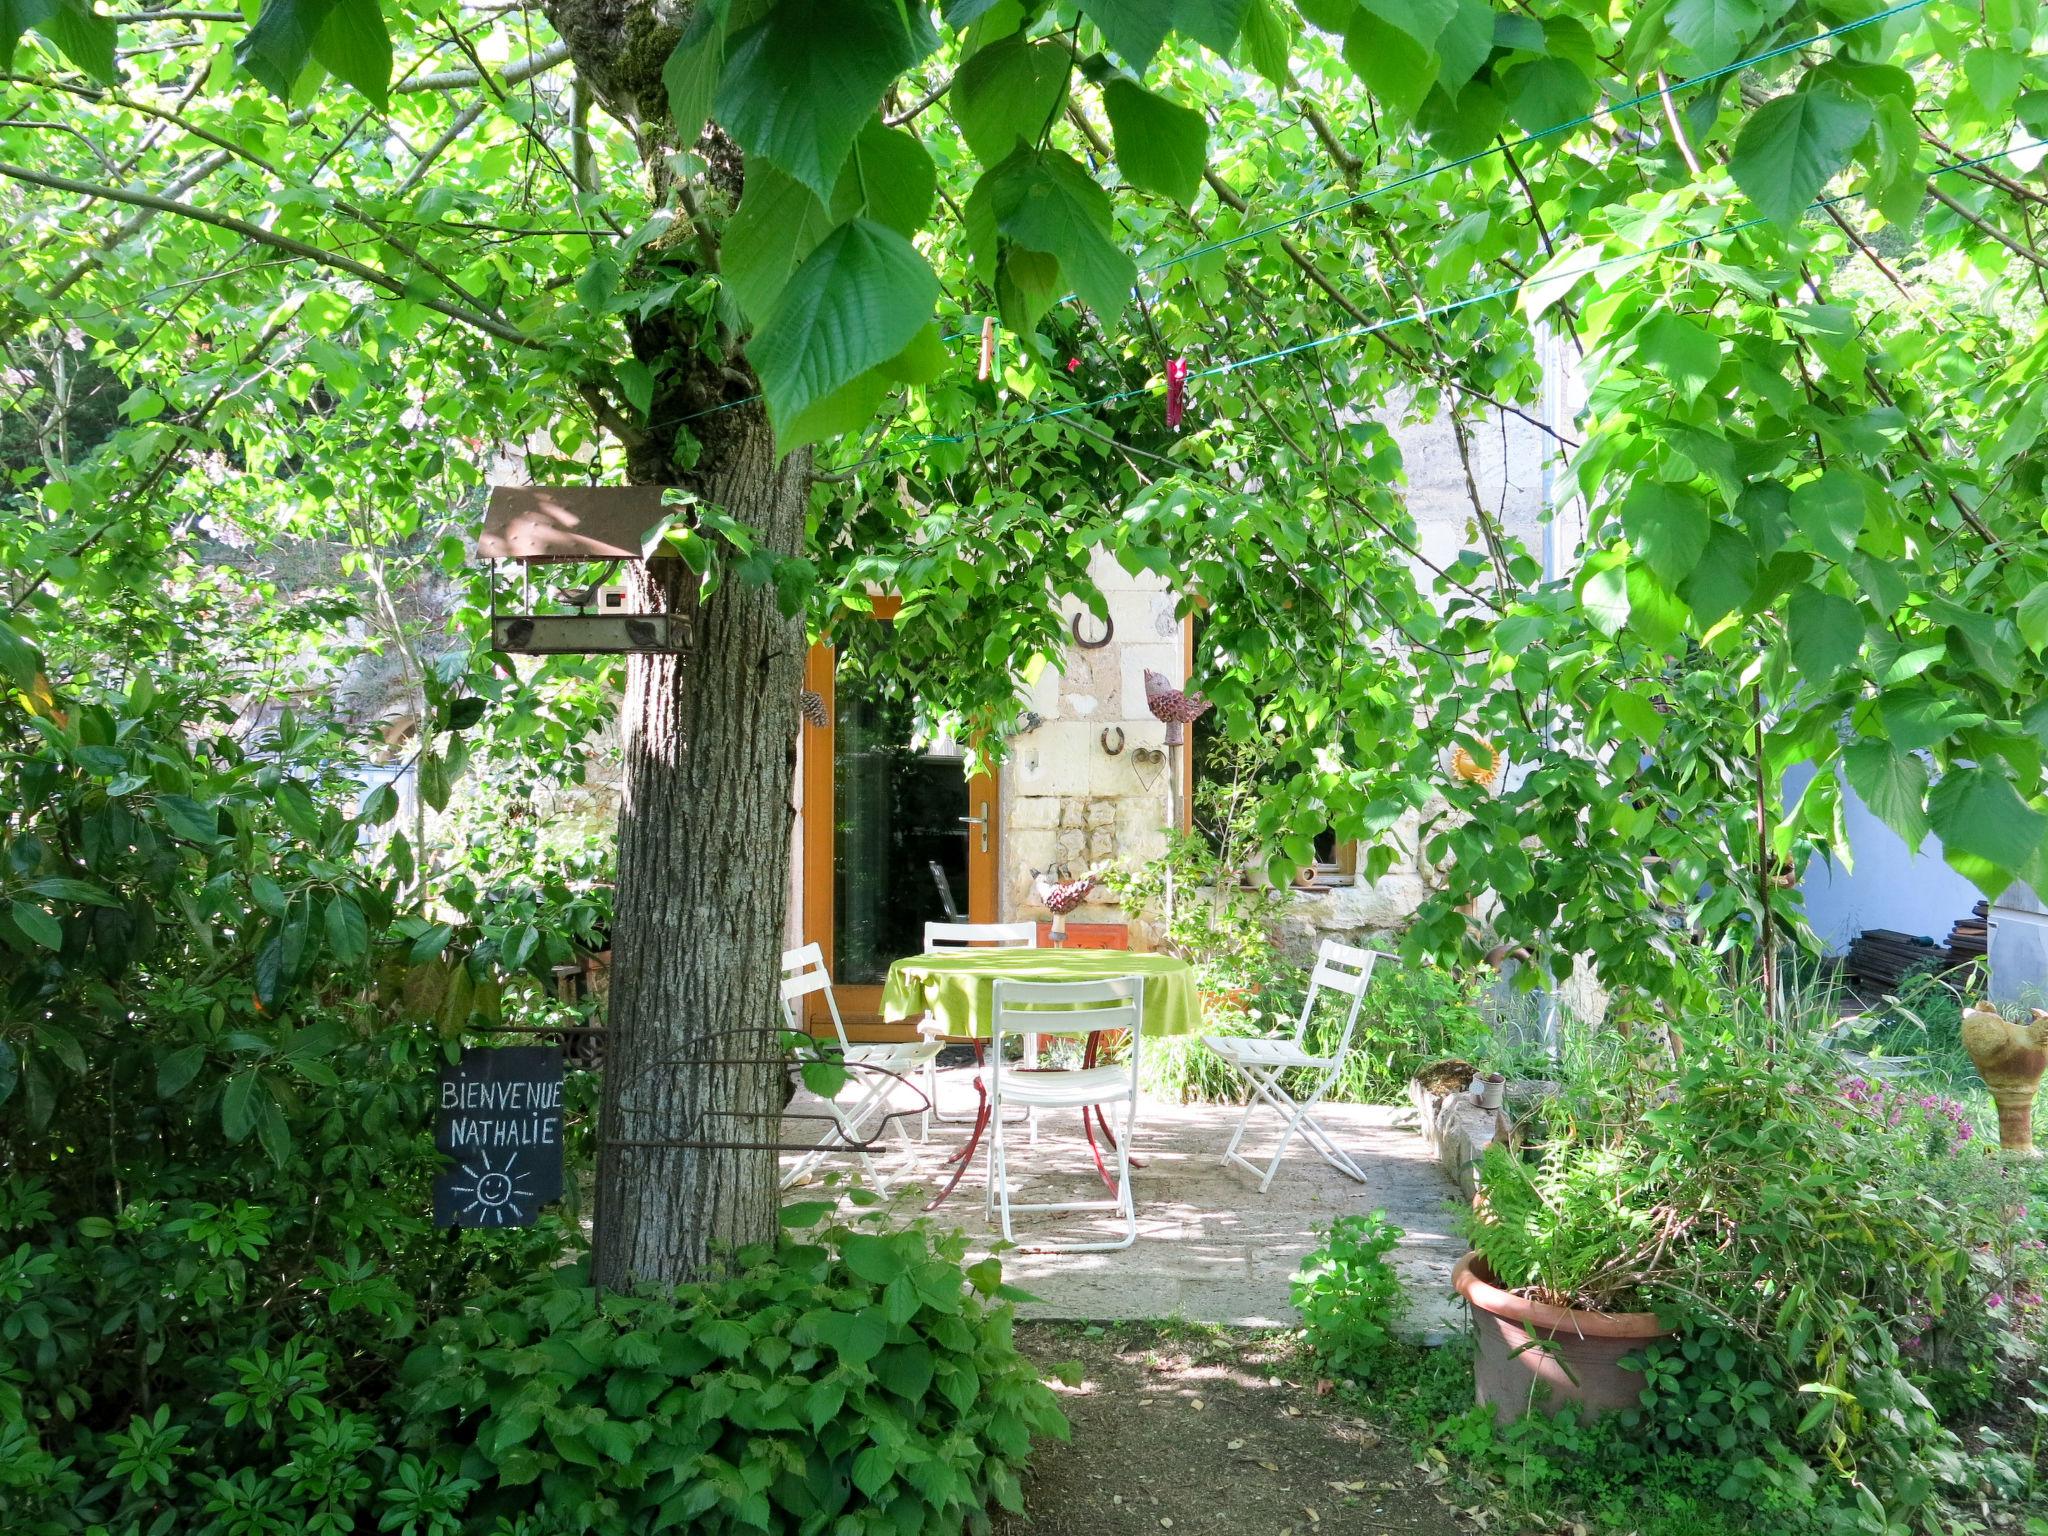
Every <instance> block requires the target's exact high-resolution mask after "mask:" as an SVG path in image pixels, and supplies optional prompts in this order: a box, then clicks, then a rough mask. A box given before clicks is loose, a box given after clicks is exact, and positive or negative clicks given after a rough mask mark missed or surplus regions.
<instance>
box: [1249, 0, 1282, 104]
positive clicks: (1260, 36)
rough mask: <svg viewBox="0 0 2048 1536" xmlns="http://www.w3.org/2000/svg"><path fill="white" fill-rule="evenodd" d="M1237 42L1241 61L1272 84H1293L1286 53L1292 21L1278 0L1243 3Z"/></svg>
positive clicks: (1251, 0)
mask: <svg viewBox="0 0 2048 1536" xmlns="http://www.w3.org/2000/svg"><path fill="white" fill-rule="evenodd" d="M1238 44H1239V48H1238V52H1239V55H1240V56H1241V57H1242V58H1243V60H1244V62H1245V63H1247V64H1249V65H1250V66H1251V67H1252V68H1253V69H1255V70H1257V71H1258V72H1259V73H1260V74H1262V75H1264V76H1265V77H1266V78H1267V79H1268V80H1270V81H1272V82H1273V84H1275V85H1277V86H1279V87H1280V88H1281V89H1282V90H1285V89H1286V88H1287V87H1288V86H1289V85H1291V84H1293V81H1294V76H1293V72H1292V71H1291V70H1290V69H1289V68H1288V66H1287V55H1288V52H1289V51H1290V50H1291V49H1292V48H1293V46H1294V23H1293V20H1292V18H1291V17H1290V16H1289V14H1288V12H1287V11H1286V10H1285V9H1283V8H1282V6H1281V4H1280V0H1250V3H1249V4H1247V5H1246V6H1245V11H1244V25H1243V26H1242V27H1241V28H1240V29H1239V32H1238Z"/></svg>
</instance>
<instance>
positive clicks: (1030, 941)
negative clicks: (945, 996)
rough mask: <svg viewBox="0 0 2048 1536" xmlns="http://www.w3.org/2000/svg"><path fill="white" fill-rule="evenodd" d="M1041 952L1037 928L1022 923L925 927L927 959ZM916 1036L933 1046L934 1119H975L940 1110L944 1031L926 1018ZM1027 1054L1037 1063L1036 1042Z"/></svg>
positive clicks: (927, 1079) (927, 1082)
mask: <svg viewBox="0 0 2048 1536" xmlns="http://www.w3.org/2000/svg"><path fill="white" fill-rule="evenodd" d="M1036 948H1038V924H1036V923H1033V922H1023V923H937V922H933V923H926V924H925V925H924V952H925V953H926V954H928V955H951V954H957V953H959V952H960V951H961V950H964V949H1036ZM917 1032H918V1033H919V1034H921V1035H923V1036H925V1038H926V1039H928V1040H930V1041H932V1042H933V1043H934V1046H935V1048H934V1050H933V1051H932V1059H931V1060H930V1061H928V1062H926V1063H925V1069H924V1096H925V1097H926V1098H928V1099H930V1100H931V1101H932V1109H931V1118H932V1119H934V1120H940V1121H944V1122H947V1123H949V1124H963V1123H965V1122H967V1121H970V1120H972V1119H973V1118H974V1116H973V1115H949V1114H945V1113H943V1112H942V1111H941V1110H940V1109H939V1069H938V1055H939V1050H940V1049H943V1047H944V1042H945V1040H946V1039H947V1036H946V1032H945V1029H944V1027H943V1026H942V1025H941V1024H940V1023H939V1021H938V1020H937V1019H934V1018H932V1017H930V1016H929V1015H927V1016H926V1017H925V1018H924V1019H922V1020H921V1021H919V1023H918V1026H917ZM1026 1050H1027V1052H1028V1053H1029V1055H1030V1056H1031V1059H1032V1060H1033V1061H1034V1062H1035V1061H1036V1060H1037V1055H1038V1053H1037V1048H1036V1046H1035V1044H1034V1043H1033V1042H1029V1041H1027V1042H1026Z"/></svg>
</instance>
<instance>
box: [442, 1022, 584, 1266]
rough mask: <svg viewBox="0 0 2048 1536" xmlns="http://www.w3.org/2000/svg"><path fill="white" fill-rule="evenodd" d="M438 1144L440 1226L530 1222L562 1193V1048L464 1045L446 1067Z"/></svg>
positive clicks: (524, 1225)
mask: <svg viewBox="0 0 2048 1536" xmlns="http://www.w3.org/2000/svg"><path fill="white" fill-rule="evenodd" d="M438 1102H439V1105H440V1115H439V1119H438V1121H437V1123H436V1125H435V1128H434V1145H435V1147H436V1148H438V1149H439V1150H440V1151H441V1153H442V1154H443V1155H444V1156H446V1157H447V1158H448V1159H449V1164H448V1166H447V1167H446V1168H445V1169H443V1170H442V1172H441V1173H440V1175H439V1176H438V1177H437V1178H435V1180H434V1225H435V1226H437V1227H530V1226H532V1225H533V1223H534V1221H535V1219H536V1218H537V1217H538V1216H539V1215H540V1208H541V1207H542V1206H543V1205H545V1204H547V1203H548V1202H549V1201H551V1200H559V1199H561V1198H562V1053H561V1051H559V1050H558V1049H556V1048H555V1047H554V1046H551V1045H507V1046H497V1047H492V1048H487V1049H477V1048H472V1047H465V1048H464V1050H463V1052H462V1060H461V1061H459V1062H457V1063H456V1064H455V1065H454V1066H452V1067H443V1068H442V1069H441V1092H440V1097H439V1101H438Z"/></svg>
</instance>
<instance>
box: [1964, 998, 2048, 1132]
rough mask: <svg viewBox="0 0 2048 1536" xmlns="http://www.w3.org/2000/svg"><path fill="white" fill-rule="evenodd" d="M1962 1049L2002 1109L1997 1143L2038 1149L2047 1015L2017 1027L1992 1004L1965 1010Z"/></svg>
mask: <svg viewBox="0 0 2048 1536" xmlns="http://www.w3.org/2000/svg"><path fill="white" fill-rule="evenodd" d="M1963 1049H1964V1050H1966V1051H1968V1052H1969V1053H1970V1060H1972V1061H1974V1062H1975V1063H1976V1064H1977V1072H1978V1074H1979V1075H1980V1076H1981V1077H1982V1078H1983V1079H1984V1086H1985V1087H1987V1088H1989V1089H1990V1090H1991V1100H1992V1102H1993V1103H1994V1104H1996V1105H1997V1106H1998V1144H1999V1145H2000V1146H2001V1147H2004V1148H2005V1149H2006V1151H2008V1152H2027V1153H2031V1152H2032V1151H2033V1150H2034V1095H2035V1094H2036V1093H2037V1092H2038V1091H2039V1090H2040V1087H2041V1073H2042V1071H2043V1070H2044V1069H2048V1013H2043V1012H2042V1011H2041V1010H2040V1009H2038V1008H2036V1009H2035V1010H2034V1018H2033V1022H2032V1023H2030V1024H2015V1023H2013V1022H2012V1021H2011V1020H2010V1019H2008V1018H2006V1017H2005V1016H2004V1015H2003V1014H2001V1013H1999V1012H1998V1010H1997V1009H1995V1008H1993V1007H1992V1006H1991V1005H1990V1004H1989V1003H1976V1004H1973V1005H1972V1006H1970V1007H1969V1008H1966V1009H1965V1010H1964V1011H1963Z"/></svg>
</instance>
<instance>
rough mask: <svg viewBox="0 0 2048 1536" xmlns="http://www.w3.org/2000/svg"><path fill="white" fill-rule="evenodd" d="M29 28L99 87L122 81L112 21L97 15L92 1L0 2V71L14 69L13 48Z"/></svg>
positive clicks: (30, 0)
mask: <svg viewBox="0 0 2048 1536" xmlns="http://www.w3.org/2000/svg"><path fill="white" fill-rule="evenodd" d="M29 28H33V29H34V30H36V31H37V32H40V33H41V34H42V35H43V36H44V37H46V38H48V39H49V41H50V42H51V43H52V44H54V45H55V46H56V49H57V51H58V52H59V53H61V54H63V55H64V57H65V58H67V59H69V60H70V61H71V62H72V63H74V64H76V65H77V66H78V67H79V68H80V69H82V70H84V71H85V72H86V73H87V74H88V75H90V76H92V78H93V79H95V80H97V81H99V82H100V84H102V85H113V84H114V83H116V82H117V81H118V80H119V79H120V78H121V76H120V70H119V68H118V67H117V65H116V64H115V62H114V41H115V23H114V19H113V18H112V17H111V16H102V15H100V14H99V13H98V12H96V11H95V10H94V9H93V7H92V3H91V0H0V70H11V69H13V68H14V50H15V46H16V44H17V43H18V42H19V41H20V39H21V34H22V33H23V32H24V31H25V30H27V29H29Z"/></svg>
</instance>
